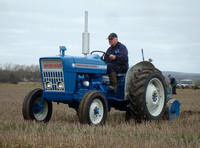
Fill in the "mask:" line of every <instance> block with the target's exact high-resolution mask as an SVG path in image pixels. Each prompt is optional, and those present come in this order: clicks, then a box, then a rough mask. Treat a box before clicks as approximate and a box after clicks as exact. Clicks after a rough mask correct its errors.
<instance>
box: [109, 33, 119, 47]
mask: <svg viewBox="0 0 200 148" xmlns="http://www.w3.org/2000/svg"><path fill="white" fill-rule="evenodd" d="M108 41H109V44H110V45H111V46H115V45H116V44H117V42H118V37H117V34H116V33H111V34H110V35H109V36H108Z"/></svg>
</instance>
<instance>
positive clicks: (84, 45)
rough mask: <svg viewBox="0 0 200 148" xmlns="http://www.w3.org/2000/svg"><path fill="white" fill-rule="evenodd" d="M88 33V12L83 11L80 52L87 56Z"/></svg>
mask: <svg viewBox="0 0 200 148" xmlns="http://www.w3.org/2000/svg"><path fill="white" fill-rule="evenodd" d="M89 43H90V34H89V33H88V12H87V11H85V30H84V32H83V33H82V54H84V57H87V54H89Z"/></svg>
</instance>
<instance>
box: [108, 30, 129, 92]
mask: <svg viewBox="0 0 200 148" xmlns="http://www.w3.org/2000/svg"><path fill="white" fill-rule="evenodd" d="M108 41H109V44H110V47H109V48H108V49H107V51H106V53H108V54H106V55H105V57H104V61H106V62H107V63H108V66H107V73H108V76H109V80H110V86H109V88H111V89H113V90H114V91H115V92H116V88H117V74H118V73H126V72H127V70H128V50H127V48H126V46H125V45H123V44H122V43H120V42H118V36H117V34H116V33H111V34H110V35H109V36H108Z"/></svg>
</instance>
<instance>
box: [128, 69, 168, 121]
mask: <svg viewBox="0 0 200 148" xmlns="http://www.w3.org/2000/svg"><path fill="white" fill-rule="evenodd" d="M129 90H130V94H129V96H128V100H129V103H130V104H129V106H130V114H131V116H132V117H133V118H134V119H135V120H136V121H137V122H141V121H142V119H144V120H159V119H161V118H162V115H163V114H164V111H165V108H166V101H167V93H166V83H165V80H164V76H163V75H162V73H161V72H160V71H159V70H158V69H156V68H155V67H143V68H142V69H139V70H138V72H136V73H134V77H133V79H132V82H131V87H129Z"/></svg>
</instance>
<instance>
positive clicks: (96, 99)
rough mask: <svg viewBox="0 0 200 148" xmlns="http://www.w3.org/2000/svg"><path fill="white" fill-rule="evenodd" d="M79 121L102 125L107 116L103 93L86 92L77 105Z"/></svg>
mask: <svg viewBox="0 0 200 148" xmlns="http://www.w3.org/2000/svg"><path fill="white" fill-rule="evenodd" d="M78 115H79V120H80V122H81V123H87V124H94V125H103V124H105V121H106V117H107V102H106V99H105V97H104V95H103V94H102V93H100V92H98V91H94V90H92V91H89V92H87V93H86V94H85V95H84V96H83V98H82V100H81V103H80V106H79V112H78Z"/></svg>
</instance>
